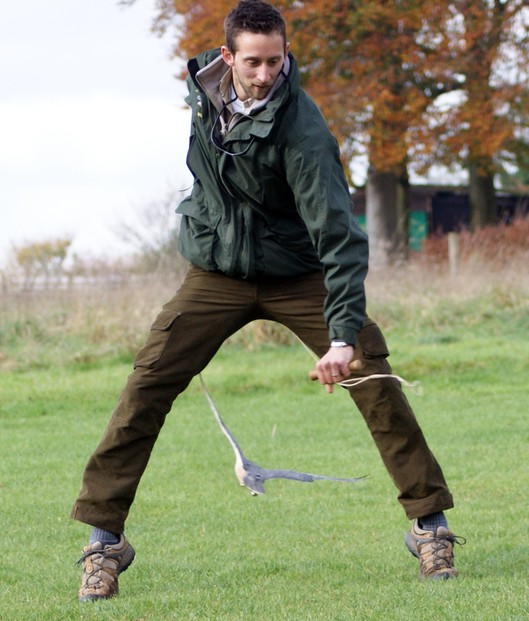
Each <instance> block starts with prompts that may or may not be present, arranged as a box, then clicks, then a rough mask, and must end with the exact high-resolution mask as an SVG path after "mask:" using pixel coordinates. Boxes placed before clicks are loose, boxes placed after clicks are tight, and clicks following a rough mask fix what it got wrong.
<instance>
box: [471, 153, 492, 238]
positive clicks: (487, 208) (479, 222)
mask: <svg viewBox="0 0 529 621" xmlns="http://www.w3.org/2000/svg"><path fill="white" fill-rule="evenodd" d="M468 172H469V182H468V195H469V200H470V227H471V229H472V230H473V231H475V230H477V229H481V228H483V227H484V226H487V225H488V224H496V223H497V221H498V216H497V209H496V192H495V190H494V174H493V173H492V172H488V171H487V169H486V168H484V167H483V166H480V165H479V164H478V163H475V162H472V163H470V164H469V167H468Z"/></svg>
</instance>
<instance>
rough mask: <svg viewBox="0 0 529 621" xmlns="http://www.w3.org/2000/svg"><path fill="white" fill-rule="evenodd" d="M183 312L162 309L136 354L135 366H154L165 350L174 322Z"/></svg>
mask: <svg viewBox="0 0 529 621" xmlns="http://www.w3.org/2000/svg"><path fill="white" fill-rule="evenodd" d="M181 314H182V313H180V312H178V311H175V310H174V309H164V310H162V311H161V313H160V314H159V315H158V317H156V319H155V320H154V323H153V324H152V326H151V331H150V333H149V338H148V339H147V342H146V343H145V345H144V347H143V348H142V349H141V350H140V352H139V353H138V355H137V356H136V360H135V362H134V368H136V367H146V368H148V369H150V368H152V367H154V365H155V364H156V363H157V362H158V360H160V358H161V357H162V354H163V352H164V351H165V347H166V345H167V341H168V340H169V336H170V334H171V327H172V325H173V323H174V322H175V320H176V319H177V318H178V317H180V315H181Z"/></svg>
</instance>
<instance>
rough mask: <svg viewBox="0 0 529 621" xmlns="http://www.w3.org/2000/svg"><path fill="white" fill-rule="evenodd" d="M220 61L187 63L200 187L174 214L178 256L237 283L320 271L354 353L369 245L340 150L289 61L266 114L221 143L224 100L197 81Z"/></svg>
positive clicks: (331, 313)
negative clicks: (355, 212) (177, 224)
mask: <svg viewBox="0 0 529 621" xmlns="http://www.w3.org/2000/svg"><path fill="white" fill-rule="evenodd" d="M219 54H220V50H219V49H216V50H210V51H208V52H205V53H203V54H201V55H199V56H197V57H196V58H194V59H192V60H190V61H189V63H188V69H189V77H188V88H189V95H188V97H187V98H186V102H187V103H188V104H189V105H190V106H191V109H192V123H191V137H190V146H189V151H188V157H187V164H188V166H189V168H190V170H191V172H192V173H193V176H194V184H193V190H192V193H191V195H190V196H188V197H187V198H185V199H184V200H183V201H182V203H180V205H179V206H178V208H177V213H179V214H182V220H181V225H180V234H179V241H178V244H179V250H180V252H181V253H182V255H183V256H184V257H185V258H186V259H187V260H188V261H189V262H190V263H192V264H193V265H196V266H198V267H201V268H203V269H206V270H212V271H220V272H223V273H225V274H227V275H229V276H233V277H236V278H248V279H254V278H258V277H259V276H262V275H265V276H287V277H293V276H296V275H301V274H307V273H310V272H314V271H320V270H322V269H323V272H324V276H325V285H326V287H327V290H328V295H327V299H326V303H325V320H326V321H327V325H328V327H329V337H330V339H343V340H345V341H347V342H349V343H352V344H354V343H355V342H356V333H357V332H358V330H359V329H360V327H361V325H362V321H363V319H364V317H365V293H364V279H365V276H366V274H367V263H368V244H367V237H366V235H365V234H364V233H363V232H362V230H361V229H360V228H359V227H358V225H357V224H356V222H355V221H354V219H353V216H352V201H351V196H350V192H349V188H348V185H347V181H346V179H345V175H344V172H343V167H342V164H341V162H340V158H339V149H338V145H337V142H336V140H335V138H334V137H333V136H332V135H331V133H330V132H329V130H328V128H327V125H326V123H325V121H324V119H323V117H322V115H321V113H320V111H319V109H318V108H317V106H316V104H315V103H314V102H313V101H312V100H311V99H310V98H309V97H308V95H307V94H306V93H305V92H304V91H303V90H302V89H301V88H300V85H299V71H298V68H297V64H296V61H295V60H294V57H293V56H292V55H289V61H290V63H289V64H290V67H289V71H288V76H282V80H283V82H282V83H281V86H279V88H277V90H276V91H275V92H274V93H273V95H272V97H271V98H270V100H269V101H268V102H267V103H266V105H265V106H264V107H262V108H261V109H259V110H257V111H255V113H253V114H251V115H250V116H242V115H241V118H239V119H238V121H237V123H236V124H235V126H234V127H232V128H230V130H229V131H228V132H227V134H226V135H225V136H224V137H222V136H221V135H220V133H218V129H219V127H220V123H219V120H220V119H219V114H221V113H222V107H221V104H219V97H218V96H217V97H215V96H214V95H215V94H213V95H212V93H211V92H209V91H208V94H206V92H205V91H204V89H203V87H202V86H201V85H200V84H201V82H199V80H197V77H196V74H197V72H198V71H199V70H200V69H202V68H204V67H206V65H208V70H209V65H210V64H211V63H212V61H214V60H215V59H217V58H218V56H219ZM287 64H288V63H287ZM215 66H218V67H219V69H220V70H221V71H225V70H226V69H227V67H224V69H222V68H221V66H222V63H220V62H219V61H217V63H216V65H215ZM212 132H213V138H214V140H215V144H216V145H217V146H215V144H213V141H212ZM218 146H220V147H221V149H219V148H218ZM226 151H228V152H229V154H228V153H226Z"/></svg>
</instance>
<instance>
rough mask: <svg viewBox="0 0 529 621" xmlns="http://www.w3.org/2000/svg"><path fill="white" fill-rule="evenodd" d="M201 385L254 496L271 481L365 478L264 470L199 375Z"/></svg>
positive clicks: (239, 476) (239, 474)
mask: <svg viewBox="0 0 529 621" xmlns="http://www.w3.org/2000/svg"><path fill="white" fill-rule="evenodd" d="M199 378H200V384H201V386H202V390H203V392H204V395H205V396H206V399H207V401H208V403H209V407H210V408H211V411H212V412H213V415H214V416H215V419H216V421H217V423H218V424H219V427H220V428H221V430H222V432H223V433H224V435H225V436H226V437H227V438H228V441H229V443H230V444H231V446H232V448H233V452H234V453H235V475H236V477H237V479H238V481H239V483H240V484H241V486H242V487H247V488H248V489H249V490H250V492H251V494H252V496H257V495H258V494H264V493H265V488H264V484H265V482H266V481H268V480H269V479H290V480H292V481H300V482H301V483H312V482H313V481H342V482H345V483H357V482H358V481H361V480H362V479H365V477H357V478H343V477H328V476H324V475H321V474H309V473H307V472H297V471H296V470H270V469H268V468H262V467H261V466H259V465H258V464H256V463H254V462H253V461H250V460H249V459H247V458H246V457H245V455H244V453H243V452H242V450H241V447H240V446H239V444H238V442H237V440H236V439H235V438H234V437H233V435H232V434H231V432H230V430H229V429H228V428H227V427H226V425H225V424H224V421H223V420H222V418H221V416H220V414H219V412H218V410H217V408H216V406H215V403H214V401H213V399H212V397H211V395H210V394H209V391H208V389H207V387H206V384H205V383H204V380H203V378H202V375H199Z"/></svg>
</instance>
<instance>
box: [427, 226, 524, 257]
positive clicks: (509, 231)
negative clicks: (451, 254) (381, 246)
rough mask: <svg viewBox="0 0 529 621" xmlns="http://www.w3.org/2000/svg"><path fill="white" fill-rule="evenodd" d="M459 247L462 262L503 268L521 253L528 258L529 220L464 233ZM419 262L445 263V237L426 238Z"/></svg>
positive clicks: (446, 245) (460, 235)
mask: <svg viewBox="0 0 529 621" xmlns="http://www.w3.org/2000/svg"><path fill="white" fill-rule="evenodd" d="M458 245H459V257H460V261H461V262H462V263H468V262H478V263H481V264H490V265H495V266H496V267H498V268H500V267H504V266H506V265H507V264H508V263H509V262H510V261H512V260H514V259H515V258H516V257H520V256H521V254H522V253H525V254H526V255H527V256H529V218H527V217H525V218H523V217H518V218H515V219H514V220H513V222H512V223H510V224H498V225H495V226H486V227H483V228H482V229H479V230H477V231H474V232H471V231H467V230H465V231H461V232H460V233H459V241H458ZM417 259H418V260H420V261H424V262H427V263H431V262H434V263H436V264H441V263H446V262H447V261H448V242H447V238H446V235H442V236H441V235H431V236H429V237H427V238H426V239H425V241H424V244H423V248H422V250H421V252H420V254H419V256H418V257H417Z"/></svg>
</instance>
